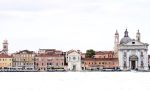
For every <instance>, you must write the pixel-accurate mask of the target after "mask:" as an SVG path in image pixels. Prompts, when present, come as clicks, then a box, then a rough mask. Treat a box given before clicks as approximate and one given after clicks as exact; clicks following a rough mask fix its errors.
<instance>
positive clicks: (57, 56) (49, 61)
mask: <svg viewBox="0 0 150 90" xmlns="http://www.w3.org/2000/svg"><path fill="white" fill-rule="evenodd" d="M41 50H42V51H39V52H40V53H39V54H37V56H36V57H35V70H37V71H51V70H60V69H62V70H63V69H64V60H65V57H64V55H63V52H62V51H58V50H55V49H41Z"/></svg>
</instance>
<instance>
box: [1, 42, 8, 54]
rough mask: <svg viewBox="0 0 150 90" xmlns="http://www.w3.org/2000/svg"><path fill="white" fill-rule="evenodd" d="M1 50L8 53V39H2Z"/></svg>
mask: <svg viewBox="0 0 150 90" xmlns="http://www.w3.org/2000/svg"><path fill="white" fill-rule="evenodd" d="M2 51H3V53H4V54H8V41H7V40H4V41H3V50H2Z"/></svg>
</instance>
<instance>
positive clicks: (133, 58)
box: [129, 55, 138, 70]
mask: <svg viewBox="0 0 150 90" xmlns="http://www.w3.org/2000/svg"><path fill="white" fill-rule="evenodd" d="M129 61H130V68H131V70H135V69H136V68H137V61H138V57H137V56H136V55H132V56H130V57H129Z"/></svg>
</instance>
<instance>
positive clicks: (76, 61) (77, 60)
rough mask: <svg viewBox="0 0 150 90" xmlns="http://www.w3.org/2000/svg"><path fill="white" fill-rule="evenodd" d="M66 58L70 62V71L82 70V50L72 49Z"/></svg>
mask: <svg viewBox="0 0 150 90" xmlns="http://www.w3.org/2000/svg"><path fill="white" fill-rule="evenodd" d="M66 60H67V63H68V68H67V69H68V70H69V71H81V70H82V68H81V52H80V51H78V50H77V51H76V50H70V51H68V52H66Z"/></svg>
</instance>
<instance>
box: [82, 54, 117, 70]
mask: <svg viewBox="0 0 150 90" xmlns="http://www.w3.org/2000/svg"><path fill="white" fill-rule="evenodd" d="M117 67H118V58H117V57H116V56H115V53H114V51H96V53H95V55H94V56H93V57H92V58H85V57H82V69H83V70H102V69H115V68H117Z"/></svg>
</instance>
